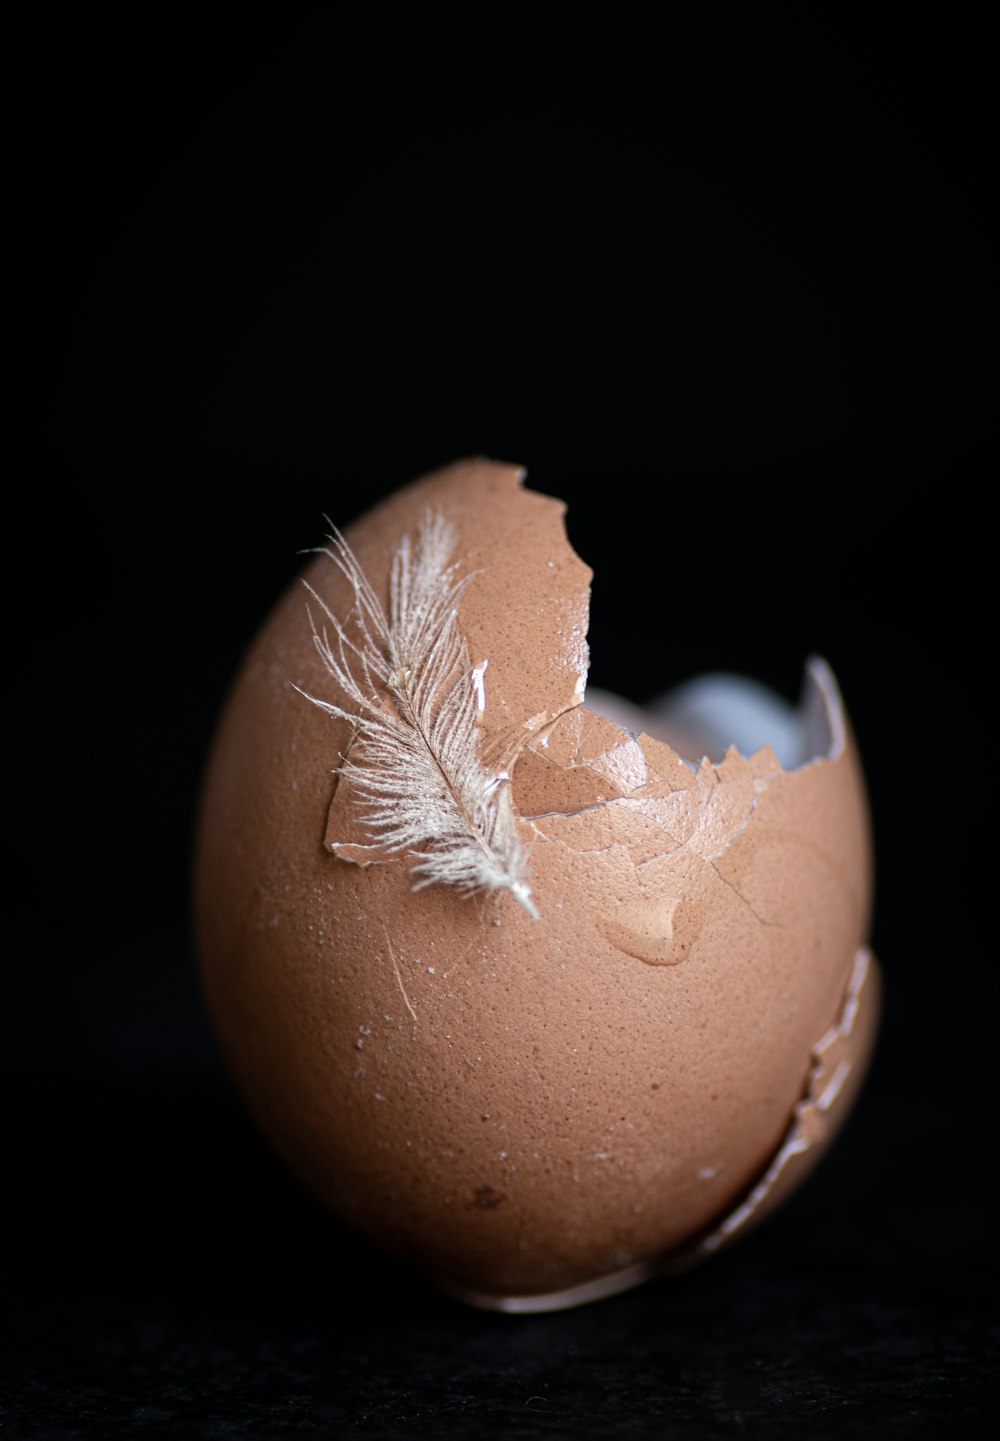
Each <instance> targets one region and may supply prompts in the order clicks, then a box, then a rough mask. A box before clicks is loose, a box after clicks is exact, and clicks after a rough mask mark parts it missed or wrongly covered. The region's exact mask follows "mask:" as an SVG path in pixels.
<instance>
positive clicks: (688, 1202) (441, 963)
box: [197, 461, 877, 1310]
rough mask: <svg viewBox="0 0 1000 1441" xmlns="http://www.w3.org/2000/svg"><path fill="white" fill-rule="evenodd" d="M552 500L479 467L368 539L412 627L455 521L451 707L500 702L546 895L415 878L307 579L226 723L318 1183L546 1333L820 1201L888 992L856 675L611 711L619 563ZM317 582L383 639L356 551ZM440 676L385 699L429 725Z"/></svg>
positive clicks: (216, 908) (209, 793) (282, 1087)
mask: <svg viewBox="0 0 1000 1441" xmlns="http://www.w3.org/2000/svg"><path fill="white" fill-rule="evenodd" d="M522 481H523V472H521V471H520V470H519V469H518V468H516V467H514V466H507V465H499V464H495V463H492V462H488V461H465V462H461V463H459V464H456V465H454V466H451V467H449V468H448V469H446V470H443V471H440V472H437V473H436V474H434V475H431V476H428V477H426V478H425V479H423V480H422V481H419V482H417V483H416V484H414V485H412V486H410V487H408V488H406V489H405V490H402V491H400V492H399V493H397V494H396V495H394V496H392V497H390V498H389V499H388V500H387V501H385V502H384V503H383V504H382V505H380V506H379V507H378V508H377V509H376V510H374V511H372V512H371V513H370V514H369V515H367V516H365V517H364V518H363V519H362V520H361V521H359V522H358V523H357V524H356V525H355V526H353V527H352V528H351V530H350V531H349V532H348V533H347V535H346V536H345V541H346V543H347V544H348V545H349V547H350V551H351V555H352V557H353V558H354V559H355V561H356V564H357V566H358V567H359V568H360V571H361V573H362V574H363V576H364V577H365V581H366V584H368V585H369V586H370V587H371V590H372V593H373V595H374V596H376V597H377V598H378V600H379V603H380V604H381V605H382V606H389V604H390V594H391V579H390V573H391V571H392V569H393V565H394V557H398V556H399V555H400V553H401V550H400V548H401V547H402V546H403V545H404V542H405V539H406V537H418V536H419V535H420V534H421V526H422V525H425V524H426V517H427V516H428V515H434V516H439V517H442V518H443V520H444V521H445V522H446V523H447V526H448V528H449V532H448V533H449V535H450V536H451V537H452V538H453V550H452V551H451V552H450V555H449V560H448V564H449V565H452V564H454V565H457V566H458V570H457V571H456V572H455V577H456V579H460V580H461V581H462V582H463V583H462V586H461V589H460V592H459V593H458V594H457V597H456V602H455V609H454V621H455V625H456V627H457V634H458V635H459V637H460V640H461V647H462V648H464V649H463V650H462V654H463V655H464V656H465V657H466V659H465V660H459V661H456V662H455V665H456V666H457V667H458V668H457V670H456V671H455V672H454V675H453V678H452V680H451V681H449V682H448V684H449V685H450V684H455V685H459V684H464V683H465V682H466V681H467V682H468V684H469V686H470V687H471V688H472V689H470V692H469V695H470V703H469V707H468V713H467V717H466V719H467V723H468V724H469V725H471V726H473V727H474V736H473V747H474V750H475V753H476V755H477V756H478V758H479V760H480V761H481V764H482V766H483V768H484V774H488V776H489V777H490V778H491V779H490V780H489V785H490V786H491V787H493V790H494V791H496V790H497V789H498V788H500V787H503V788H504V790H505V794H506V797H507V801H508V803H509V805H510V808H511V812H512V817H513V824H514V825H515V826H516V831H517V838H518V841H519V845H520V846H521V847H522V848H523V851H524V853H525V854H526V857H527V871H526V884H527V885H529V886H530V896H531V908H530V909H529V908H528V907H527V906H526V905H524V904H518V903H517V902H518V896H517V895H516V894H515V893H514V891H513V887H512V886H509V885H508V886H505V884H504V883H503V882H502V881H501V882H499V883H498V884H497V885H496V886H495V887H493V886H491V885H489V884H484V885H482V886H480V887H478V888H476V889H475V893H474V894H472V895H471V897H466V896H465V895H464V894H463V893H462V892H461V891H460V890H459V889H458V888H457V887H456V886H455V885H451V884H448V883H447V880H446V879H442V878H439V879H438V880H437V881H436V882H435V883H432V884H428V885H426V886H425V888H423V889H419V890H414V889H413V885H414V880H415V876H414V861H415V857H414V856H413V855H412V854H407V853H406V852H405V849H404V850H403V851H400V850H399V848H398V847H395V848H394V846H393V845H391V844H390V845H388V846H386V845H385V844H384V843H383V842H384V840H385V836H384V835H383V836H381V837H380V836H379V835H377V834H373V832H372V827H371V825H370V824H369V823H368V822H366V812H365V807H364V805H363V804H359V800H358V795H357V791H356V780H357V776H356V774H351V773H350V772H349V771H348V772H345V773H343V774H341V768H342V763H343V757H344V756H349V755H350V754H351V753H352V747H353V746H355V745H357V744H359V743H362V744H363V742H364V736H363V735H362V736H361V741H360V742H359V731H360V730H362V729H363V728H362V727H361V723H360V721H356V722H352V719H351V716H352V712H351V710H350V702H351V696H350V695H349V694H348V693H347V692H345V690H344V688H343V686H342V685H341V684H340V682H339V681H338V679H337V676H336V674H335V673H333V672H331V670H330V668H329V666H328V665H324V661H323V656H322V651H321V649H320V650H319V651H318V650H317V649H316V648H315V647H314V646H313V644H312V642H311V638H310V630H309V624H308V621H307V619H306V612H305V600H306V597H305V596H304V594H303V592H302V590H301V588H300V587H295V588H293V590H292V591H291V592H290V593H289V594H288V595H287V596H286V597H285V598H284V599H283V600H282V601H281V602H280V603H279V605H278V606H277V608H276V609H275V611H274V613H273V615H272V617H271V618H270V620H269V621H268V622H267V624H266V626H265V627H264V629H263V631H262V633H261V635H260V637H259V638H258V640H257V642H256V644H255V646H254V648H253V650H252V651H251V653H250V655H249V657H248V659H247V661H246V664H245V665H244V667H243V670H242V672H241V674H240V676H239V678H238V679H237V681H236V684H235V686H234V688H233V691H232V694H231V697H230V700H229V703H228V706H227V709H226V712H225V715H224V717H223V720H222V723H221V725H220V729H219V733H218V736H217V739H216V743H215V748H214V751H213V755H212V758H211V762H210V765H209V769H208V775H207V778H206V784H205V791H204V797H203V808H202V819H201V826H200V838H199V856H198V876H197V915H198V930H199V941H200V948H201V955H202V961H203V971H204V979H205V987H206V994H207V997H208V1002H209V1006H210V1009H211V1011H212V1015H213V1019H214V1022H215V1025H216V1029H217V1032H218V1036H219V1040H220V1043H221V1046H222V1049H223V1052H224V1054H225V1056H226V1059H227V1061H228V1063H229V1065H230V1067H231V1069H232V1072H233V1075H234V1077H235V1079H236V1081H237V1084H238V1086H239V1087H240V1089H241V1091H242V1093H243V1095H244V1096H245V1098H246V1100H247V1103H248V1105H249V1107H250V1109H251V1111H252V1112H253V1114H254V1116H255V1117H256V1119H257V1121H258V1123H259V1124H260V1126H261V1128H262V1129H263V1131H264V1133H265V1134H266V1135H267V1137H268V1138H269V1139H270V1141H271V1143H272V1145H273V1146H274V1147H275V1149H276V1150H277V1151H278V1153H279V1154H280V1155H281V1156H282V1157H283V1158H284V1159H285V1161H286V1162H287V1164H288V1165H289V1166H290V1167H291V1169H292V1170H293V1171H294V1172H295V1173H296V1174H297V1175H298V1176H299V1177H300V1178H301V1180H302V1181H303V1182H304V1184H306V1185H307V1186H308V1187H309V1188H310V1189H311V1190H312V1191H313V1192H314V1193H315V1194H316V1195H317V1196H318V1197H319V1198H320V1199H321V1200H322V1201H323V1202H324V1203H325V1204H327V1205H328V1206H329V1207H330V1209H331V1210H333V1211H334V1212H335V1213H336V1214H337V1215H339V1216H340V1217H341V1218H343V1219H344V1220H346V1221H347V1222H349V1223H350V1224H352V1225H354V1226H356V1227H357V1229H358V1230H360V1231H362V1232H363V1233H364V1234H366V1235H367V1236H369V1237H370V1238H371V1239H373V1240H375V1241H377V1242H379V1243H381V1244H383V1245H385V1246H388V1247H390V1248H391V1249H393V1250H394V1251H396V1252H397V1253H399V1254H400V1255H401V1256H404V1257H406V1258H407V1259H409V1260H411V1261H414V1262H416V1263H417V1264H419V1265H421V1266H423V1267H424V1268H425V1269H427V1270H428V1271H429V1272H431V1273H432V1274H433V1275H434V1276H435V1277H437V1278H438V1280H439V1281H440V1283H441V1284H442V1285H443V1286H445V1287H446V1288H447V1289H449V1290H451V1291H452V1292H454V1293H456V1294H458V1295H461V1296H463V1297H464V1298H465V1299H467V1300H469V1301H471V1302H473V1303H474V1304H477V1305H481V1306H489V1307H494V1308H497V1309H505V1310H542V1309H554V1308H556V1307H559V1306H565V1305H573V1304H577V1303H579V1302H581V1301H584V1300H591V1299H595V1298H596V1297H597V1296H600V1295H606V1294H611V1293H612V1292H614V1291H618V1290H621V1289H624V1288H625V1287H626V1286H629V1285H633V1284H635V1283H636V1282H637V1281H639V1280H642V1279H644V1278H645V1277H647V1276H649V1275H651V1274H654V1273H656V1272H657V1271H658V1270H663V1269H670V1268H672V1267H673V1268H676V1267H679V1266H682V1265H688V1264H691V1263H692V1262H694V1261H698V1260H701V1259H704V1258H705V1257H706V1256H708V1255H710V1254H712V1253H713V1252H714V1251H715V1250H717V1249H718V1248H719V1246H721V1245H722V1244H724V1243H725V1242H727V1241H728V1240H730V1239H731V1238H733V1237H735V1236H736V1235H738V1234H740V1233H741V1232H742V1231H743V1230H745V1229H747V1227H748V1226H749V1225H750V1224H751V1223H752V1222H753V1221H755V1220H756V1219H758V1218H759V1217H760V1216H761V1215H762V1214H764V1213H765V1211H766V1210H767V1209H768V1208H769V1207H770V1206H771V1205H772V1204H774V1202H775V1201H776V1200H777V1199H778V1198H780V1196H781V1195H783V1194H784V1193H785V1192H786V1191H787V1190H789V1189H790V1188H791V1186H792V1185H793V1184H794V1183H796V1182H797V1181H798V1179H799V1178H800V1177H801V1175H802V1174H804V1172H805V1170H806V1169H808V1167H809V1166H810V1165H811V1164H812V1163H813V1161H814V1160H815V1159H816V1157H818V1155H819V1154H820V1153H821V1151H822V1149H823V1148H824V1147H825V1145H826V1144H827V1143H828V1141H829V1139H830V1137H831V1136H832V1134H833V1132H834V1131H835V1129H836V1127H837V1125H838V1124H839V1122H840V1121H841V1119H842V1118H843V1116H844V1114H846V1111H847V1109H848V1106H849V1104H850V1101H851V1099H852V1098H853V1095H854V1093H855V1091H856V1089H857V1087H858V1084H859V1083H860V1079H861V1076H862V1074H863V1071H864V1067H865V1063H866V1061H867V1057H868V1053H869V1050H870V1047H871V1040H872V1035H873V1033H874V1026H875V1017H876V1014H877V975H876V971H875V963H874V961H873V960H872V959H871V958H870V956H869V954H868V952H867V951H866V950H865V948H864V947H865V940H866V936H867V928H868V920H869V909H870V880H871V864H870V848H869V836H868V822H867V812H866V805H865V798H864V792H863V786H862V780H861V774H860V769H859V765H858V761H857V756H856V752H855V748H854V743H853V739H852V736H851V733H850V729H849V727H848V725H847V723H846V720H845V719H844V715H843V708H842V705H841V701H840V697H839V694H838V692H837V688H836V685H835V683H834V681H833V678H832V676H831V674H830V672H829V669H828V668H827V667H826V666H825V665H824V664H823V663H822V662H819V661H814V662H812V663H810V666H809V668H808V670H807V675H806V686H805V695H804V700H803V704H802V705H801V706H800V707H799V708H798V710H794V709H793V708H791V707H787V706H785V705H784V704H783V703H782V702H781V701H779V700H777V699H775V698H774V697H771V696H769V695H767V693H761V692H760V689H759V688H758V687H756V686H755V685H753V684H752V683H749V682H745V681H733V679H732V678H728V679H727V678H718V677H716V678H710V679H709V680H706V681H702V682H699V683H696V684H695V685H694V686H693V687H685V688H684V689H682V690H681V691H680V692H679V693H675V695H674V696H673V697H672V698H670V699H669V700H668V701H667V702H665V703H664V704H663V705H662V706H657V707H656V708H655V710H653V711H651V712H650V713H648V714H646V713H643V712H638V711H636V710H635V708H628V709H627V710H623V709H622V707H623V706H627V703H624V702H618V701H615V700H609V699H608V698H606V697H605V698H602V697H600V696H598V695H596V694H593V695H588V696H587V699H586V703H585V704H584V703H583V699H584V688H585V683H586V672H587V645H586V629H587V610H588V596H589V579H590V573H589V571H588V570H587V568H586V567H585V566H584V565H583V563H582V562H581V561H580V560H579V559H578V558H577V557H576V556H575V555H574V553H573V552H572V550H571V549H570V547H569V544H568V542H567V540H566V537H565V533H564V529H563V524H562V515H563V507H562V506H561V504H560V503H559V502H557V501H555V500H552V499H550V498H548V497H545V496H541V495H537V494H535V493H533V492H531V491H527V490H525V489H523V487H522ZM306 578H307V580H308V583H309V585H310V586H311V587H312V589H313V591H314V592H315V594H316V596H317V597H318V598H319V600H320V602H321V604H322V607H323V608H324V609H325V610H326V611H327V612H328V614H329V616H330V617H335V618H337V621H338V622H339V623H341V624H342V625H344V626H345V627H346V628H347V630H346V633H347V634H349V635H354V634H356V632H355V631H353V630H351V627H352V626H355V625H356V613H354V614H353V615H352V607H353V606H355V605H356V594H355V589H356V588H355V587H354V586H352V584H351V581H350V577H349V576H348V575H345V573H344V570H343V569H342V568H338V566H337V565H336V564H334V563H332V562H331V560H330V559H329V557H327V556H322V555H321V556H317V557H316V558H315V559H314V560H313V561H312V562H311V563H310V565H309V566H308V568H307V571H306ZM393 644H395V642H393ZM466 667H467V669H466ZM377 669H378V667H377V665H376V670H377ZM411 670H412V667H409V663H407V664H406V665H402V664H398V663H396V662H393V664H392V665H389V664H388V662H387V667H386V669H385V677H386V679H385V680H384V681H380V680H379V678H378V675H377V674H375V672H370V674H369V677H368V681H366V684H370V688H371V694H372V697H373V704H374V705H376V706H379V707H382V708H383V711H384V714H386V715H388V716H389V717H390V719H391V720H392V721H393V724H395V723H396V718H397V715H398V712H399V708H400V705H401V704H405V699H404V701H403V702H401V701H400V699H399V696H398V694H397V692H398V690H399V688H400V686H402V685H403V684H404V682H405V684H406V685H408V684H410V679H411ZM349 689H350V687H348V690H349ZM302 692H304V693H305V695H307V696H311V697H313V698H314V699H316V700H317V701H321V702H326V710H325V712H324V710H323V709H322V708H321V707H320V706H317V705H314V704H310V702H309V701H308V700H307V699H305V698H304V696H303V694H302ZM602 711H603V712H604V713H599V712H602ZM462 715H463V716H466V712H465V711H464V710H463V711H462ZM465 723H466V721H463V722H462V724H465ZM467 741H468V736H466V737H465V738H464V741H463V744H465V742H467ZM463 753H464V752H463ZM447 772H448V767H447V764H445V765H444V766H443V767H442V776H443V777H444V779H443V782H442V783H443V784H447V783H448V775H447ZM400 783H401V781H400V777H399V776H395V777H392V776H390V777H389V778H388V780H387V781H386V784H387V785H388V786H389V787H390V790H391V789H392V787H393V786H398V785H399V784H400ZM428 834H429V837H430V838H429V839H428V840H427V845H428V846H431V847H433V845H434V844H435V843H436V842H435V840H434V836H433V834H431V833H430V832H428ZM397 839H398V837H397ZM442 874H443V873H442ZM532 910H535V911H537V918H535V917H534V916H533V915H532V913H531V912H532Z"/></svg>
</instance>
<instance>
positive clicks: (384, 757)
mask: <svg viewBox="0 0 1000 1441" xmlns="http://www.w3.org/2000/svg"><path fill="white" fill-rule="evenodd" d="M454 544H455V532H454V528H453V527H452V526H451V525H450V524H449V523H448V522H447V521H446V520H445V519H444V517H443V516H441V515H439V514H428V515H427V517H426V518H425V520H424V522H423V524H422V525H421V527H420V529H419V531H418V533H417V537H416V540H415V541H413V540H411V538H410V536H409V535H406V536H404V537H403V539H402V540H401V541H400V543H399V546H398V547H397V549H396V552H395V554H394V555H393V559H392V570H391V574H390V581H389V613H388V615H386V612H385V610H384V608H383V606H382V603H381V601H380V600H379V598H378V596H377V595H376V594H375V591H374V590H373V589H372V586H371V585H370V583H369V581H368V578H367V577H366V576H365V574H364V572H363V571H362V569H361V567H360V565H359V564H358V561H357V558H356V557H355V555H354V553H353V552H352V551H351V548H350V546H348V544H347V542H346V541H345V540H344V539H343V537H342V536H341V535H340V534H339V532H338V531H336V530H334V531H333V534H332V535H331V537H330V545H329V546H328V547H323V548H322V549H321V554H324V555H327V556H329V557H330V559H331V560H333V561H334V562H335V563H336V565H338V566H339V567H340V569H341V571H343V573H344V575H345V576H346V578H347V580H348V581H349V582H350V585H351V588H352V590H353V592H354V604H353V606H352V608H351V610H350V612H349V613H348V615H347V617H346V618H345V620H343V621H341V620H340V619H339V618H338V617H337V616H336V615H334V614H333V612H332V611H331V610H330V608H329V607H328V606H327V604H326V603H325V602H324V601H323V599H322V598H321V597H320V596H319V595H317V593H316V591H315V590H313V588H312V586H309V585H308V582H307V583H306V584H307V589H308V590H309V591H310V592H311V594H312V596H313V598H314V599H315V601H316V603H317V605H318V606H319V608H320V610H321V611H322V614H323V617H324V618H325V623H321V625H320V626H319V628H317V625H316V622H315V619H314V618H313V615H312V613H311V612H310V615H309V619H310V624H311V626H312V634H313V643H314V644H315V646H316V649H317V651H318V652H319V655H320V657H321V659H322V661H323V664H324V666H325V667H326V669H327V671H328V672H329V674H330V675H331V676H332V677H333V679H334V681H335V682H336V684H337V687H338V689H339V690H340V691H341V692H342V693H343V696H344V697H345V699H344V700H343V701H342V702H339V701H329V700H324V699H322V698H321V697H319V696H313V695H307V699H309V700H311V701H312V702H313V704H314V705H317V706H319V708H320V709H321V710H324V711H326V712H327V714H328V715H331V716H335V717H337V719H339V720H346V721H350V722H351V724H352V725H353V726H354V737H353V740H352V743H351V745H350V746H349V748H348V754H347V756H346V758H345V759H344V760H343V762H342V764H341V765H340V767H339V772H340V774H341V775H342V776H346V777H347V779H348V780H349V781H350V782H351V785H352V786H353V787H354V789H355V790H356V791H357V793H358V795H359V797H360V801H361V805H362V808H363V814H362V820H363V821H364V824H365V825H366V826H367V828H368V829H369V830H370V831H371V832H372V834H373V836H374V837H375V838H376V839H377V840H378V841H379V842H380V843H381V844H382V845H383V846H385V847H386V848H387V849H388V850H390V851H392V852H397V853H402V852H409V853H410V854H411V856H412V857H413V859H414V862H415V864H414V866H413V871H414V874H415V876H416V878H417V879H416V880H415V882H414V886H413V889H414V890H420V889H421V888H422V887H423V886H429V885H433V884H434V883H435V882H440V883H442V884H445V885H451V886H454V887H455V888H456V889H457V890H458V891H459V893H460V894H461V895H462V896H472V895H475V894H477V893H479V892H482V891H487V890H497V889H499V888H501V887H503V888H506V889H507V890H509V891H510V892H511V894H512V895H513V896H514V897H515V898H516V899H517V900H518V901H519V902H520V903H521V905H522V906H524V908H525V910H527V911H528V912H529V913H530V914H531V915H532V916H537V914H538V912H537V910H536V909H535V906H534V903H533V901H532V899H531V890H530V887H529V886H528V883H527V880H526V875H527V857H526V855H525V851H524V848H523V846H522V844H521V840H520V837H519V836H518V833H517V824H516V822H515V819H514V813H513V809H512V806H511V801H510V792H509V780H510V777H509V775H508V773H507V772H506V771H505V770H497V769H492V770H491V769H490V768H488V767H487V766H486V765H484V764H483V762H482V761H481V759H480V756H479V749H478V738H479V726H478V701H477V694H481V687H482V668H476V669H475V670H474V669H473V666H472V664H471V662H470V659H469V652H468V648H467V646H466V644H465V641H464V639H463V638H462V635H461V632H460V630H459V626H458V619H457V614H456V612H457V606H458V601H459V598H460V597H461V594H462V592H463V590H464V589H465V587H466V585H467V584H468V581H469V580H470V579H471V577H470V576H465V577H461V576H460V575H459V569H460V567H459V566H458V565H457V564H454V563H450V556H451V552H452V550H453V548H454ZM303 694H307V693H306V692H303Z"/></svg>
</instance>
